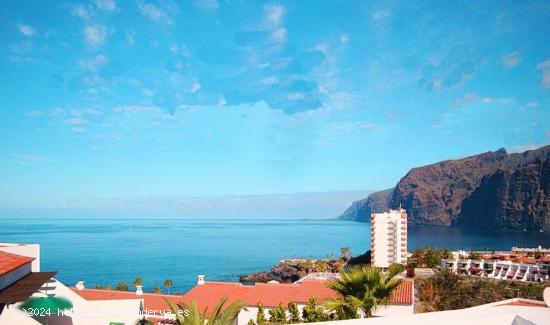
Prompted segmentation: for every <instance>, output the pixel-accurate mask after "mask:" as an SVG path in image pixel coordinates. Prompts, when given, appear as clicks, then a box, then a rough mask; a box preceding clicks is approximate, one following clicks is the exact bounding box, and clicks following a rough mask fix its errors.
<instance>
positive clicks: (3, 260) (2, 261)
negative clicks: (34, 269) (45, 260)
mask: <svg viewBox="0 0 550 325" xmlns="http://www.w3.org/2000/svg"><path fill="white" fill-rule="evenodd" d="M32 261H34V258H33V257H28V256H21V255H15V254H11V253H7V252H4V251H0V275H4V274H6V273H9V272H11V271H13V270H15V269H16V268H18V267H20V266H23V265H25V264H27V263H30V262H32Z"/></svg>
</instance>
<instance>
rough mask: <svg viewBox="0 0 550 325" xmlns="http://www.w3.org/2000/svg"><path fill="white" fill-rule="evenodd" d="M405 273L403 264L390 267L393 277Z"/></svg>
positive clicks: (389, 270)
mask: <svg viewBox="0 0 550 325" xmlns="http://www.w3.org/2000/svg"><path fill="white" fill-rule="evenodd" d="M403 271H405V266H404V265H403V264H399V263H393V264H392V265H390V267H388V273H389V274H390V275H391V276H396V275H398V274H400V273H401V272H403Z"/></svg>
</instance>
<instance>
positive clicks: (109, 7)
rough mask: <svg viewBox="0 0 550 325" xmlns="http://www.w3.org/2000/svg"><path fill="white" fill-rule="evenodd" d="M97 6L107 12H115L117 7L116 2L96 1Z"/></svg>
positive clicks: (111, 0) (109, 0)
mask: <svg viewBox="0 0 550 325" xmlns="http://www.w3.org/2000/svg"><path fill="white" fill-rule="evenodd" d="M95 5H96V6H97V7H98V8H99V9H101V10H105V11H113V10H115V9H116V7H117V6H116V2H115V0H95Z"/></svg>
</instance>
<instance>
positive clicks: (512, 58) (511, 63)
mask: <svg viewBox="0 0 550 325" xmlns="http://www.w3.org/2000/svg"><path fill="white" fill-rule="evenodd" d="M520 62H521V56H520V55H519V53H518V52H512V53H509V54H506V55H505V56H504V57H502V59H501V60H500V63H502V65H504V66H505V67H507V68H513V67H515V66H517V65H518V64H520Z"/></svg>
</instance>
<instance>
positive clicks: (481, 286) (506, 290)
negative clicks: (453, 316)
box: [415, 271, 544, 312]
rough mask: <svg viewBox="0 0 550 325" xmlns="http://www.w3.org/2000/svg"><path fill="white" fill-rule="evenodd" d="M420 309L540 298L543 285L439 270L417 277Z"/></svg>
mask: <svg viewBox="0 0 550 325" xmlns="http://www.w3.org/2000/svg"><path fill="white" fill-rule="evenodd" d="M415 286H417V292H418V295H417V297H418V299H419V300H420V310H419V311H420V312H431V311H440V310H449V309H462V308H468V307H473V306H478V305H482V304H487V303H491V302H496V301H500V300H504V299H510V298H515V297H521V298H528V299H536V300H542V292H543V290H544V284H536V283H520V282H512V281H498V280H491V279H479V278H471V277H461V276H458V275H455V274H451V273H449V272H446V271H444V272H441V273H438V274H436V275H435V276H434V277H431V278H428V279H422V280H417V281H416V283H415Z"/></svg>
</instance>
